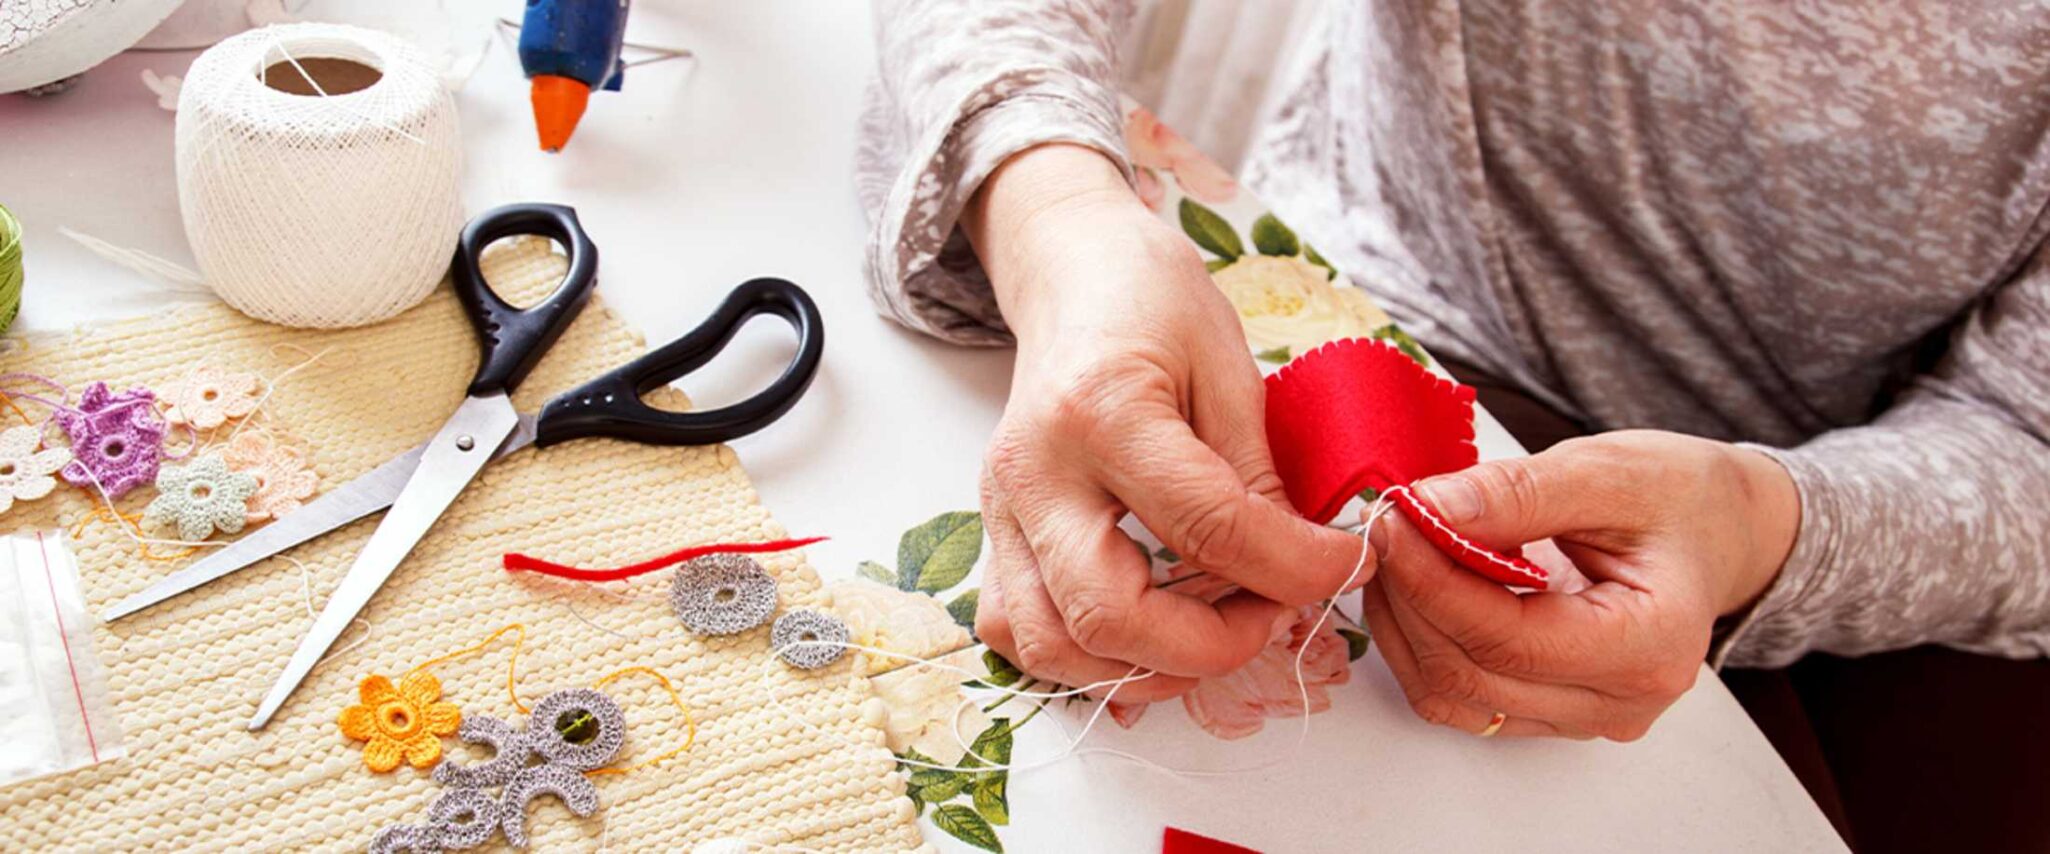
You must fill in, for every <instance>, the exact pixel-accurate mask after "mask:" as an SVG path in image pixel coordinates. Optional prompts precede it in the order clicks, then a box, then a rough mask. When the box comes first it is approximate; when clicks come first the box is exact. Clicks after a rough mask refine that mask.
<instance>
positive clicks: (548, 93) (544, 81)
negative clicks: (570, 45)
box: [533, 74, 591, 152]
mask: <svg viewBox="0 0 2050 854" xmlns="http://www.w3.org/2000/svg"><path fill="white" fill-rule="evenodd" d="M533 100H534V129H535V130H536V131H538V132H539V133H540V136H541V150H542V151H548V152H556V151H561V150H562V147H563V146H565V145H568V144H569V136H570V134H572V133H575V132H576V129H577V121H578V120H579V119H582V118H583V117H584V106H585V105H586V104H588V103H590V100H591V87H590V86H587V85H585V84H584V82H583V81H581V80H578V79H576V78H574V77H561V76H558V75H554V74H536V75H534V84H533Z"/></svg>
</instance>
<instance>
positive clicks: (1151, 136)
mask: <svg viewBox="0 0 2050 854" xmlns="http://www.w3.org/2000/svg"><path fill="white" fill-rule="evenodd" d="M1125 140H1126V143H1127V145H1128V147H1129V149H1130V151H1131V155H1132V160H1133V163H1134V165H1135V166H1136V167H1137V172H1138V191H1139V195H1140V198H1141V199H1142V200H1143V201H1144V202H1145V203H1146V205H1147V206H1148V207H1149V208H1152V209H1153V210H1154V211H1156V212H1158V213H1159V214H1160V215H1161V216H1162V217H1163V218H1165V219H1167V220H1168V221H1170V222H1173V223H1176V224H1178V225H1179V227H1180V228H1181V230H1182V231H1183V233H1185V234H1187V235H1188V237H1189V240H1190V241H1191V242H1192V243H1194V244H1195V245H1196V247H1197V248H1198V249H1200V250H1201V251H1202V252H1203V253H1204V254H1205V257H1206V259H1207V261H1206V266H1207V267H1208V268H1209V270H1210V275H1211V279H1212V281H1214V282H1216V284H1217V287H1218V289H1219V290H1220V291H1222V292H1223V293H1224V295H1225V297H1226V298H1227V299H1229V300H1230V301H1231V304H1232V306H1233V308H1235V309H1236V310H1237V311H1238V315H1239V320H1240V322H1241V323H1242V324H1243V326H1244V329H1245V333H1246V339H1247V343H1248V345H1249V347H1250V348H1251V351H1252V357H1253V358H1254V359H1256V360H1257V361H1258V363H1259V364H1260V366H1261V369H1262V371H1263V372H1267V373H1271V372H1273V371H1275V370H1278V369H1279V368H1280V367H1281V366H1282V365H1285V364H1287V363H1288V362H1289V361H1290V360H1291V359H1293V358H1295V357H1296V356H1299V355H1301V354H1303V353H1305V352H1308V351H1309V350H1311V349H1312V348H1314V347H1316V346H1317V345H1319V344H1322V343H1324V342H1326V341H1332V340H1336V339H1340V338H1377V339H1383V340H1387V341H1389V342H1391V343H1393V344H1395V345H1396V346H1397V347H1399V348H1401V349H1402V351H1403V352H1405V353H1407V354H1409V355H1410V356H1411V358H1414V359H1416V360H1417V361H1418V362H1419V363H1421V364H1423V365H1425V366H1426V367H1430V366H1431V361H1430V358H1429V357H1428V356H1427V355H1426V354H1425V353H1424V351H1423V349H1422V348H1421V347H1420V346H1418V345H1417V343H1416V342H1415V341H1414V340H1413V339H1411V338H1410V337H1409V336H1408V335H1407V334H1406V333H1404V332H1403V331H1402V330H1401V329H1400V328H1398V327H1397V326H1396V325H1395V324H1394V323H1393V322H1391V321H1390V320H1389V318H1388V316H1387V314H1385V313H1383V312H1382V311H1381V309H1380V308H1379V307H1377V306H1375V305H1374V304H1373V302H1372V300H1370V299H1369V298H1368V297H1367V295H1366V294H1365V292H1363V291H1361V290H1360V289H1359V288H1357V287H1354V286H1353V285H1352V283H1351V282H1350V281H1348V280H1347V279H1346V277H1345V276H1344V274H1342V273H1340V272H1339V271H1338V270H1337V269H1335V268H1334V267H1333V266H1332V265H1331V263H1330V262H1329V261H1327V260H1325V259H1324V257H1323V256H1321V255H1319V254H1318V253H1317V250H1316V249H1315V248H1314V247H1312V246H1311V245H1310V244H1309V243H1308V242H1306V241H1304V240H1303V239H1302V238H1301V237H1300V236H1299V235H1297V234H1296V233H1295V232H1294V231H1293V230H1292V229H1290V228H1289V227H1288V225H1287V224H1285V223H1284V222H1282V221H1281V220H1280V219H1279V218H1278V217H1276V216H1275V215H1274V214H1273V213H1271V212H1269V211H1267V210H1266V209H1265V207H1264V206H1263V205H1261V204H1260V202H1259V200H1257V199H1255V198H1253V197H1252V196H1251V194H1249V193H1246V192H1243V191H1242V190H1241V188H1240V187H1239V185H1238V182H1237V180H1236V179H1234V178H1233V177H1232V175H1231V174H1230V173H1229V172H1226V171H1225V170H1224V169H1222V168H1221V167H1219V166H1218V165H1217V164H1215V163H1213V162H1212V161H1210V160H1209V159H1208V158H1207V157H1204V156H1203V154H1202V153H1201V152H1199V151H1197V150H1196V149H1195V147H1194V146H1193V145H1191V144H1190V143H1189V142H1188V141H1187V140H1185V139H1183V138H1182V137H1181V136H1180V135H1179V134H1176V133H1175V132H1174V131H1173V130H1172V129H1170V128H1168V127H1167V126H1166V125H1164V124H1161V123H1160V121H1159V120H1158V119H1156V118H1155V117H1154V116H1153V114H1152V113H1151V112H1149V111H1147V110H1146V109H1145V108H1143V107H1138V106H1136V105H1131V104H1127V107H1126V116H1125ZM1363 504H1364V502H1363V500H1359V499H1356V500H1355V505H1359V506H1363ZM1359 506H1350V507H1348V508H1347V509H1346V510H1345V511H1341V513H1340V515H1339V517H1338V518H1339V519H1341V520H1344V519H1356V518H1358V511H1359ZM906 521H907V523H908V522H910V521H911V520H906ZM1125 528H1126V530H1127V532H1128V533H1130V534H1132V536H1133V539H1134V541H1135V547H1137V548H1139V549H1141V550H1142V551H1143V552H1145V553H1146V554H1147V556H1148V558H1149V560H1150V561H1151V562H1152V564H1153V568H1154V573H1155V576H1156V578H1157V579H1159V581H1160V582H1161V583H1174V584H1183V583H1184V582H1185V581H1186V584H1185V586H1184V587H1183V588H1182V589H1184V591H1185V592H1188V593H1190V594H1191V595H1198V596H1205V597H1213V598H1214V597H1216V596H1221V595H1223V594H1224V593H1225V592H1226V590H1225V585H1224V583H1223V582H1221V581H1218V580H1216V579H1212V578H1209V577H1207V576H1200V575H1197V574H1196V573H1194V572H1193V571H1191V570H1188V569H1186V568H1184V567H1183V566H1182V564H1181V562H1180V558H1179V557H1177V556H1176V555H1175V554H1174V553H1173V552H1172V551H1170V550H1168V549H1166V548H1164V547H1162V546H1161V545H1160V543H1159V541H1158V540H1157V539H1155V538H1154V537H1153V536H1152V535H1151V534H1149V533H1148V532H1146V531H1145V530H1144V528H1143V527H1141V526H1139V525H1138V524H1137V522H1136V520H1132V519H1127V520H1126V524H1125ZM982 542H983V530H982V517H981V514H980V513H977V512H974V511H972V510H958V511H951V512H945V513H941V514H939V515H937V516H934V517H932V518H930V519H927V520H925V521H924V522H922V523H919V524H917V525H915V526H914V527H911V528H910V529H909V530H906V531H904V533H903V535H902V537H901V538H900V539H899V541H898V546H897V556H896V561H895V562H894V565H886V564H884V563H882V562H878V561H874V560H866V561H862V562H861V564H860V566H859V567H858V570H857V572H856V573H855V576H856V577H853V578H845V579H843V580H840V581H836V582H833V583H832V584H830V585H829V586H828V593H829V594H830V595H831V597H832V606H833V610H834V611H835V612H836V613H838V614H840V615H842V616H843V617H844V618H846V619H847V621H848V624H849V627H850V628H851V629H852V631H853V633H854V640H855V642H856V643H859V644H862V645H865V646H873V647H879V648H882V649H888V650H891V651H893V652H897V653H900V654H903V655H907V656H916V657H920V658H939V659H942V660H944V661H946V662H947V663H950V664H954V665H956V666H958V667H963V668H966V669H969V670H971V671H973V672H975V673H977V674H978V675H980V677H981V678H980V679H979V680H968V681H966V682H965V683H964V680H963V679H962V678H961V677H960V675H959V674H957V673H955V672H952V671H948V670H943V669H938V668H926V667H916V666H912V667H900V665H901V661H899V660H896V659H893V658H891V657H889V656H871V655H865V656H864V663H865V666H866V667H868V669H869V672H870V673H871V674H875V676H874V678H873V679H872V680H871V681H872V684H873V685H874V687H875V691H876V694H877V695H878V696H879V697H880V698H882V700H883V701H884V702H885V703H886V704H887V705H888V707H889V714H888V717H887V719H886V722H885V730H886V732H887V735H888V741H889V746H890V749H891V751H892V752H894V753H896V754H897V756H898V757H899V758H901V759H907V760H912V762H914V763H924V764H928V765H940V766H947V769H945V770H943V769H937V768H927V767H921V766H919V765H916V764H907V765H905V766H904V771H905V773H907V774H908V775H909V777H910V785H909V787H908V790H907V791H908V794H909V796H910V798H911V799H912V802H913V803H914V805H915V806H916V807H917V808H918V809H919V811H920V814H921V815H922V816H923V819H924V821H926V822H927V823H928V824H929V825H930V826H931V828H932V829H934V830H937V831H939V833H940V834H944V835H945V836H947V837H951V838H952V840H954V841H957V842H959V843H963V844H965V845H967V846H969V847H971V848H975V849H982V850H987V851H1002V850H1004V845H1003V830H1002V829H1003V828H1004V827H1005V826H1006V825H1008V824H1010V822H1011V818H1012V815H1011V809H1012V804H1011V801H1010V797H1009V782H1010V777H1011V774H1010V771H1008V770H1004V769H988V770H976V769H977V768H980V767H984V766H988V765H991V764H996V765H1002V764H1005V763H1007V762H1009V761H1010V757H1011V755H1012V747H1013V743H1014V741H1015V736H1016V734H1017V733H1018V731H1019V730H1020V729H1021V728H1023V727H1024V726H1025V725H1026V724H1027V723H1029V722H1031V721H1033V720H1034V719H1036V718H1038V717H1039V716H1041V715H1042V714H1044V713H1047V712H1050V711H1059V710H1060V709H1061V708H1062V707H1063V705H1064V704H1069V705H1078V706H1079V704H1081V703H1082V702H1083V701H1081V700H1079V698H1078V699H1075V700H1067V701H1051V702H1048V703H1045V704H1040V703H1036V702H1035V701H1029V700H1024V699H1017V698H1013V697H1011V696H1009V695H1006V694H1002V693H997V692H992V691H989V690H987V689H988V687H989V686H996V687H1006V688H1010V689H1013V690H1021V691H1022V690H1031V691H1038V692H1049V691H1055V690H1058V689H1059V686H1054V685H1048V684H1045V683H1041V682H1039V681H1037V680H1034V679H1032V678H1031V677H1029V676H1025V675H1023V674H1021V673H1020V672H1019V671H1018V670H1017V668H1015V667H1013V666H1012V665H1011V664H1010V662H1007V661H1005V660H1004V659H1003V658H1002V657H1000V656H998V655H996V654H995V653H993V652H989V651H987V650H985V649H983V648H981V647H979V646H977V645H976V644H975V638H974V626H975V611H976V605H977V597H978V592H979V587H978V583H977V581H976V578H975V568H976V563H977V561H978V560H979V559H980V557H981V554H982ZM1321 613H1322V608H1321V607H1309V606H1306V607H1304V608H1302V609H1300V613H1299V615H1298V619H1297V620H1296V621H1295V623H1294V624H1292V625H1290V626H1288V627H1286V628H1284V629H1280V630H1277V631H1276V633H1275V636H1274V637H1273V639H1272V640H1271V642H1270V643H1269V645H1268V647H1267V649H1266V650H1265V651H1264V652H1262V653H1261V654H1260V655H1259V656H1258V657H1256V658H1255V659H1254V660H1253V661H1252V663H1250V664H1248V665H1247V666H1246V667H1245V668H1243V669H1241V670H1240V671H1239V672H1237V673H1234V674H1232V675H1230V676H1226V677H1222V678H1217V679H1209V680H1205V681H1204V682H1202V683H1201V684H1200V685H1199V686H1198V687H1197V688H1196V690H1194V691H1192V692H1191V693H1190V694H1188V695H1187V696H1186V697H1184V698H1183V699H1182V700H1181V705H1182V707H1183V709H1184V711H1185V712H1186V714H1187V715H1188V717H1189V719H1190V720H1191V721H1192V722H1194V723H1195V724H1196V725H1197V726H1198V727H1200V728H1201V730H1202V731H1203V732H1205V733H1207V734H1208V735H1209V736H1210V737H1213V738H1217V739H1242V738H1246V737H1248V736H1252V735H1254V734H1256V733H1258V732H1260V731H1261V730H1262V729H1264V728H1265V726H1266V722H1267V720H1268V719H1269V718H1293V717H1300V716H1301V714H1302V710H1303V698H1304V696H1305V695H1307V697H1308V701H1309V708H1310V711H1311V712H1312V713H1313V714H1314V713H1317V712H1322V711H1324V710H1326V709H1328V708H1330V706H1331V702H1332V699H1331V695H1330V692H1329V690H1328V689H1329V688H1330V686H1335V685H1341V684H1344V683H1346V682H1347V681H1348V680H1349V679H1350V677H1351V664H1352V662H1354V661H1356V660H1358V659H1359V658H1360V657H1361V656H1362V655H1364V654H1366V651H1367V649H1368V636H1367V632H1366V629H1365V627H1364V626H1363V625H1361V624H1360V623H1359V622H1358V620H1357V619H1356V615H1351V614H1347V613H1346V612H1345V611H1344V610H1343V609H1341V610H1339V611H1336V612H1334V614H1333V620H1332V621H1327V622H1326V623H1325V624H1324V625H1323V626H1321V627H1318V626H1317V622H1318V617H1319V616H1320V614H1321ZM1313 629H1314V631H1313ZM1299 654H1300V655H1301V659H1302V667H1303V683H1302V684H1301V685H1300V686H1299V685H1298V684H1297V681H1296V676H1295V667H1296V660H1297V657H1298V655H1299ZM1079 710H1080V709H1079V708H1078V711H1079ZM1147 711H1148V709H1147V707H1146V706H1144V705H1125V704H1118V703H1113V704H1112V705H1111V707H1110V709H1109V710H1108V712H1109V719H1110V720H1111V721H1114V722H1115V723H1116V725H1118V726H1122V727H1125V728H1131V727H1135V726H1139V725H1140V724H1141V720H1142V718H1143V717H1144V716H1145V715H1146V714H1147ZM1021 761H1032V760H1031V759H1029V758H1028V759H1023V760H1021ZM927 836H928V838H932V839H935V840H937V839H940V838H941V837H940V836H937V835H935V834H933V833H931V832H928V834H927ZM950 844H951V843H950Z"/></svg>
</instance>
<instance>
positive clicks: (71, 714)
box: [0, 531, 125, 786]
mask: <svg viewBox="0 0 2050 854" xmlns="http://www.w3.org/2000/svg"><path fill="white" fill-rule="evenodd" d="M92 626H93V620H92V618H91V617H90V616H89V615H87V614H86V612H85V598H84V596H83V595H82V594H81V593H80V592H79V587H78V563H77V561H75V560H74V559H73V558H72V555H71V547H70V543H69V541H67V540H66V539H65V537H64V533H63V532H62V531H44V532H37V533H26V534H15V535H13V536H9V537H4V538H0V786H5V785H8V784H12V783H18V782H21V781H23V780H29V779H34V778H36V777H42V776H45V775H49V774H58V773H62V772H65V771H70V770H74V769H77V768H83V767H86V766H88V765H95V764H98V763H101V762H105V761H108V760H110V759H118V758H120V757H122V756H123V755H124V754H125V751H124V750H123V748H122V744H121V724H120V722H119V721H118V720H117V719H116V718H115V717H114V713H113V706H112V704H111V703H109V702H108V699H107V686H106V679H105V676H104V674H103V672H102V670H101V668H100V661H99V657H98V656H97V655H95V654H94V652H93V640H92Z"/></svg>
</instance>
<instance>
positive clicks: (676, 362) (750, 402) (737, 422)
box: [534, 279, 826, 447]
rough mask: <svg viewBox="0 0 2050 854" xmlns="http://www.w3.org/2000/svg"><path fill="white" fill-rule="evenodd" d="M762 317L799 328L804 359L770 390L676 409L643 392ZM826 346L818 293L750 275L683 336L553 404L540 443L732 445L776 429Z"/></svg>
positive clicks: (544, 412)
mask: <svg viewBox="0 0 2050 854" xmlns="http://www.w3.org/2000/svg"><path fill="white" fill-rule="evenodd" d="M757 314H773V315H776V316H777V317H781V318H783V319H784V320H787V321H789V322H790V325H791V327H793V328H795V329H796V330H797V357H796V358H794V359H792V360H790V366H789V367H787V368H784V369H783V375H782V376H780V377H777V378H776V381H775V382H772V383H770V384H769V387H768V388H765V389H763V390H762V391H761V392H760V393H758V394H756V395H755V396H753V397H750V398H748V399H746V400H743V401H741V402H739V403H735V404H733V405H731V406H723V407H720V408H718V409H713V410H709V411H705V412H668V411H664V410H660V409H656V408H654V407H652V406H649V405H647V404H646V403H643V402H642V401H641V396H642V395H644V394H647V393H648V392H650V391H653V390H655V389H657V388H660V387H661V386H663V385H666V384H668V383H669V382H671V381H672V380H675V379H676V378H678V377H681V376H683V375H685V374H688V373H690V372H691V371H695V370H697V369H698V368H700V367H703V366H704V365H705V364H706V363H708V362H710V361H712V358H713V357H714V356H717V355H719V351H720V350H723V349H725V348H726V344H727V342H729V341H732V340H733V334H734V333H736V332H739V331H740V327H741V326H742V325H743V324H745V323H747V321H748V319H749V318H751V317H754V316H755V315H757ZM825 349H826V327H825V319H824V318H823V317H821V316H820V315H819V307H818V304H816V303H814V302H812V301H811V295H810V294H807V293H805V292H804V289H803V288H800V287H798V286H797V285H794V284H792V283H790V282H786V281H784V280H782V279H750V280H749V281H747V282H746V283H744V284H742V285H741V286H740V287H737V288H734V289H733V293H731V294H728V295H727V296H726V301H725V302H723V303H720V304H719V308H718V310H716V311H714V312H712V316H711V317H708V318H706V319H705V322H703V323H700V324H698V327H697V328H696V329H693V330H691V331H690V332H689V333H688V334H685V335H684V336H683V337H682V338H678V339H676V340H675V341H673V342H670V343H669V345H668V346H665V347H663V348H662V349H659V350H655V351H653V352H650V353H648V354H647V355H644V356H642V357H640V358H638V359H635V360H633V361H631V362H628V363H626V364H624V365H621V366H619V367H618V368H616V369H614V370H613V371H611V372H610V373H607V374H605V375H604V376H601V377H598V378H597V379H594V380H592V381H590V382H588V383H585V384H583V385H581V386H578V387H576V388H574V389H571V390H569V391H568V392H565V393H563V394H561V395H559V396H557V397H556V398H555V399H553V400H550V401H548V405H546V406H544V407H542V408H541V417H540V419H539V421H538V423H537V424H536V425H535V428H534V444H536V445H540V446H544V447H545V446H548V445H552V444H555V443H556V442H562V441H567V440H570V439H576V438H581V437H585V436H609V437H612V438H615V439H626V440H629V441H634V442H640V443H642V444H648V445H711V444H716V443H719V442H729V441H732V440H734V439H738V438H740V437H742V436H745V435H747V434H749V433H753V432H755V431H756V430H760V429H762V428H763V427H767V426H769V425H770V424H771V423H774V422H775V420H776V419H778V418H781V417H783V413H785V412H789V411H790V407H792V406H795V405H797V400H798V398H801V397H803V396H804V391H805V389H806V388H809V387H810V386H811V381H812V378H813V377H814V376H817V375H818V372H819V356H820V355H821V354H823V353H824V352H825Z"/></svg>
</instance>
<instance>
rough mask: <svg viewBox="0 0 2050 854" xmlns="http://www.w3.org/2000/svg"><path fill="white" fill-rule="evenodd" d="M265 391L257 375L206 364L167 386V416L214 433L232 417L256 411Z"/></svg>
mask: <svg viewBox="0 0 2050 854" xmlns="http://www.w3.org/2000/svg"><path fill="white" fill-rule="evenodd" d="M262 388H263V386H262V384H261V383H259V382H257V379H256V375H255V374H247V373H241V372H239V371H230V370H225V369H222V368H216V367H214V366H212V365H202V366H200V367H198V368H194V369H193V371H192V373H190V374H187V375H186V376H185V378H184V379H180V380H174V381H172V382H171V384H169V385H166V386H164V390H163V394H164V404H165V407H164V417H165V418H167V419H170V421H171V423H173V424H190V425H192V426H193V427H195V428H197V429H200V430H212V429H213V428H215V427H219V426H221V424H222V423H224V422H226V421H227V420H228V419H230V418H241V417H242V416H244V415H248V414H249V413H251V412H255V411H256V399H257V397H258V394H259V392H261V391H262Z"/></svg>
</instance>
